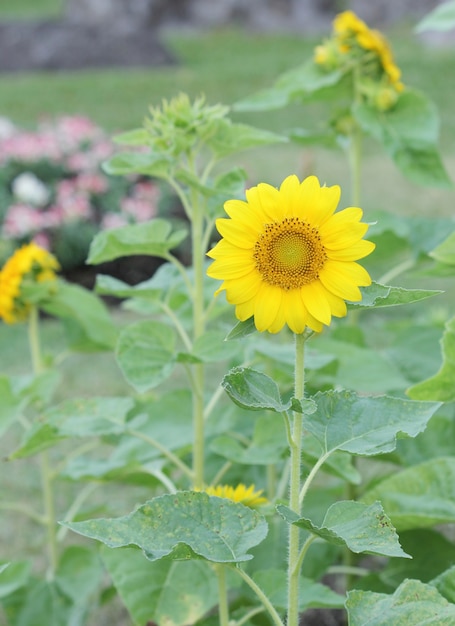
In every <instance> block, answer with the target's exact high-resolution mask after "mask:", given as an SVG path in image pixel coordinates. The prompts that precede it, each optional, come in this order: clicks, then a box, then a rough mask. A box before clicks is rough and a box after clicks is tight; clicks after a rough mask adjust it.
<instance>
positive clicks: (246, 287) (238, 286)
mask: <svg viewBox="0 0 455 626" xmlns="http://www.w3.org/2000/svg"><path fill="white" fill-rule="evenodd" d="M261 284H262V277H261V275H260V274H259V273H258V272H257V271H256V270H253V271H252V272H250V273H249V274H247V275H246V276H240V277H239V278H235V279H232V280H225V281H224V285H225V287H224V288H225V289H226V299H227V301H228V302H229V303H230V304H241V303H242V302H246V301H247V300H250V299H251V298H254V297H255V296H256V294H257V292H258V290H259V288H260V286H261Z"/></svg>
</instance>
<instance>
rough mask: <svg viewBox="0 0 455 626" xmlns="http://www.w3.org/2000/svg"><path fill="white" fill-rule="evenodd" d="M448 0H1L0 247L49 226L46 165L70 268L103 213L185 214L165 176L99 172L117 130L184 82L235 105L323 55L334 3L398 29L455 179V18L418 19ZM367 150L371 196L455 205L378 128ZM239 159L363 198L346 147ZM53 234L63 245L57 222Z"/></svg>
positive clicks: (406, 63) (437, 208)
mask: <svg viewBox="0 0 455 626" xmlns="http://www.w3.org/2000/svg"><path fill="white" fill-rule="evenodd" d="M438 4H440V3H439V2H438V1H437V0H375V2H371V1H369V0H351V1H341V0H248V1H242V0H216V1H213V0H14V2H12V1H11V0H0V142H1V143H0V165H1V166H2V168H1V169H2V174H0V223H1V221H2V220H3V230H2V237H0V257H1V258H0V261H1V260H2V259H4V258H6V256H7V255H8V254H9V253H10V252H11V242H12V241H13V240H14V241H15V242H17V241H19V240H20V239H21V238H22V239H24V240H27V238H28V239H29V238H30V236H34V235H37V234H39V232H40V228H41V226H40V225H39V224H38V223H36V220H37V215H38V216H39V215H42V213H43V211H41V213H40V212H39V211H32V210H31V209H30V207H29V204H30V203H28V204H27V202H25V201H24V198H25V200H27V199H30V198H29V196H30V193H29V192H30V189H32V192H31V193H32V196H33V194H34V193H35V192H36V189H37V187H36V179H38V186H39V184H40V183H42V182H44V184H45V187H46V188H45V189H41V192H42V193H41V195H40V193H38V196H35V197H34V201H35V202H36V198H37V197H38V198H41V201H42V202H47V203H48V204H47V205H46V206H47V209H46V219H47V220H48V222H49V224H45V225H44V226H45V231H46V232H45V233H44V234H46V233H47V234H48V233H49V232H51V230H52V228H53V231H52V237H53V241H52V242H51V243H52V248H53V250H54V251H57V253H58V256H59V258H60V260H61V262H62V264H63V265H64V267H65V268H66V269H69V270H70V269H72V268H77V267H79V266H80V265H81V264H83V261H84V258H85V255H86V253H87V246H88V244H89V241H90V239H91V237H92V236H93V234H94V233H95V232H96V230H97V229H98V228H99V227H100V226H103V227H113V226H118V225H121V224H122V223H131V222H132V221H141V220H145V219H150V217H152V216H153V215H156V214H160V213H162V212H167V213H169V212H170V213H172V210H173V207H172V198H171V199H170V198H169V197H168V196H167V195H166V190H163V189H158V190H156V189H153V188H150V186H149V187H148V188H147V186H146V187H143V186H142V187H138V188H136V186H135V183H136V182H137V183H143V182H144V181H133V182H132V181H120V180H119V179H115V180H112V177H111V180H109V181H107V179H102V180H101V179H100V178H98V177H97V176H98V174H100V173H101V163H102V161H103V160H104V159H105V158H107V156H109V154H110V151H111V147H110V146H109V142H111V140H112V137H113V136H114V135H115V134H116V133H118V132H123V131H126V130H130V129H133V128H136V127H139V126H141V124H142V122H143V119H144V117H145V116H146V115H147V113H148V109H149V106H150V105H157V104H159V103H160V102H161V101H162V99H163V98H168V99H169V98H171V97H173V96H176V95H177V94H178V93H179V92H186V93H188V94H189V95H190V96H191V97H196V96H199V95H201V94H205V96H206V98H207V101H208V103H209V104H215V103H218V102H221V103H223V104H227V105H232V104H234V103H235V102H236V101H238V100H240V99H242V98H245V97H247V96H249V95H251V94H253V93H254V92H256V91H258V90H260V89H263V88H267V87H270V86H272V84H273V83H274V81H275V80H276V78H277V77H278V76H279V75H280V74H281V73H283V72H285V71H286V70H288V69H292V68H294V67H296V66H298V65H300V64H302V63H304V62H306V61H307V60H309V59H311V58H312V55H313V50H314V46H315V45H317V44H318V43H319V42H320V41H321V40H322V39H323V38H324V37H328V36H329V35H330V32H331V28H332V26H331V23H332V20H333V18H334V16H335V15H336V14H337V13H338V12H340V11H341V10H345V9H352V10H354V11H355V12H356V13H357V14H358V15H359V17H360V18H362V19H363V20H365V21H366V22H367V23H368V25H369V26H372V27H375V28H379V29H381V30H382V31H383V32H384V33H385V34H386V36H387V37H388V39H389V41H390V43H391V45H392V49H393V52H394V56H395V60H396V63H397V64H398V66H399V67H400V68H401V71H402V80H403V82H404V84H405V85H407V86H410V87H413V88H415V89H418V90H422V91H424V92H425V93H426V95H427V96H428V97H429V98H431V99H432V100H433V101H434V103H435V105H436V107H437V109H438V111H439V114H440V118H441V133H440V147H441V151H442V156H443V161H444V164H445V167H446V168H447V171H448V173H449V175H450V176H451V178H452V180H453V179H454V178H455V176H454V175H455V116H454V115H453V110H454V104H455V102H454V100H455V93H454V89H453V84H454V82H453V77H454V75H455V33H454V31H449V32H431V31H427V32H424V33H422V34H417V33H416V25H417V24H418V22H419V20H420V19H421V18H422V17H423V16H424V15H426V14H427V13H428V12H429V11H430V10H431V9H433V8H434V7H436V6H437V5H438ZM328 114H329V115H330V111H327V107H325V108H324V107H322V106H321V104H320V103H317V104H315V103H313V104H312V103H310V102H309V103H307V104H305V106H303V105H293V106H289V107H287V108H285V109H281V110H276V111H268V112H256V113H240V112H235V111H233V112H232V118H233V119H234V120H235V121H241V122H245V123H249V124H252V125H255V126H258V127H261V128H266V129H269V130H272V131H277V132H286V131H288V130H289V129H291V128H295V127H301V128H310V129H311V128H314V127H316V126H317V125H318V123H320V122H321V121H323V120H324V119H327V115H328ZM81 151H82V152H83V154H82V155H81ZM60 153H62V154H63V156H62V157H61V158H60V157H59V154H60ZM364 157H365V158H364V163H363V172H362V188H363V195H362V206H363V207H364V208H365V209H366V210H367V209H372V210H376V209H380V210H385V211H390V212H392V213H393V214H399V215H420V216H429V215H432V216H437V217H444V216H445V217H449V216H453V191H451V190H447V189H435V188H421V187H419V186H418V185H416V184H415V183H412V182H409V181H408V180H407V179H405V178H404V176H403V175H402V174H401V173H400V172H399V171H398V170H397V168H396V167H395V165H394V164H393V163H392V162H391V160H390V159H389V158H388V157H387V155H386V154H385V153H384V151H383V148H382V146H380V145H379V144H376V143H374V142H373V140H367V141H366V142H365V146H364ZM59 158H60V160H58V159H59ZM46 159H47V161H46ZM19 161H21V163H19ZM24 161H27V163H26V165H25V166H24ZM32 161H33V163H32ZM45 161H46V162H45ZM233 165H235V166H240V167H244V168H245V170H246V171H247V173H248V176H249V180H250V182H251V184H255V183H257V182H258V181H260V180H262V181H267V182H270V183H271V184H279V183H280V182H281V180H282V179H283V178H284V177H285V176H287V175H288V174H290V173H296V174H298V175H299V176H300V177H303V176H306V175H308V174H310V173H314V174H316V175H318V176H319V178H320V179H321V180H322V181H323V182H325V183H326V184H329V185H330V184H335V183H337V184H340V185H341V186H342V189H347V191H346V192H345V196H344V197H343V198H342V203H343V204H344V206H346V204H347V203H348V202H349V184H348V182H347V181H348V178H349V172H348V164H347V159H346V158H345V155H344V154H343V153H342V152H341V151H339V152H337V151H333V150H328V149H324V148H321V147H306V146H305V147H303V146H297V145H294V144H292V143H288V144H281V145H278V146H273V147H269V148H261V149H260V150H256V151H248V152H245V153H242V154H241V155H240V156H237V157H236V158H235V162H234V163H233ZM24 173H26V174H27V175H28V174H32V175H33V177H34V178H30V177H29V178H28V180H25V181H24V178H22V179H20V183H21V184H19V183H18V182H17V178H18V177H19V176H20V175H22V174H24ZM82 174H84V175H85V178H84V177H83V178H81V177H80V176H81V175H82ZM88 174H90V176H92V178H88V177H87V175H88ZM94 175H96V176H95V178H93V176H94ZM62 177H66V179H68V178H71V181H72V183H71V185H70V184H69V183H65V185H63V186H62V185H61V179H62ZM15 181H16V184H15ZM345 181H346V185H345V186H343V185H344V183H345ZM127 183H128V184H127ZM133 183H134V185H133ZM27 185H28V187H27ZM125 185H126V186H125ZM24 189H25V191H26V193H25V196H24ZM14 190H16V192H14ZM21 190H22V191H21ZM19 192H21V193H22V195H21V193H19ZM27 193H29V196H27ZM43 194H44V195H43ZM46 194H47V195H46ZM125 196H127V197H128V202H125V201H124V198H125ZM32 199H33V198H32ZM55 199H57V200H58V202H59V203H60V204H59V205H58V210H57V209H56V210H55V211H54V212H52V210H50V209H53V205H52V206H50V204H49V203H52V202H53V201H54V200H55ZM19 200H21V202H19V208H16V207H17V205H18V201H19ZM13 203H15V204H13ZM153 203H155V204H156V206H152V209H151V211H152V213H150V206H151V205H153ZM24 205H25V207H26V208H24ZM12 206H14V211H11V207H12ZM27 206H28V207H29V208H27ZM147 206H148V207H149V209H147ZM62 207H63V208H62ZM64 218H65V220H66V221H65V223H63V222H62V220H63V219H64ZM85 218H87V219H85ZM177 218H178V210H177ZM52 220H53V221H52ZM59 220H60V221H59ZM84 220H85V221H84ZM103 220H104V222H103ZM94 222H96V224H94ZM56 225H58V229H57V227H56ZM46 229H47V230H46ZM14 238H15V239H14ZM41 243H42V244H43V245H49V242H46V239H45V237H42V241H41ZM140 278H141V276H137V277H133V278H131V282H137V281H138V280H139V279H140Z"/></svg>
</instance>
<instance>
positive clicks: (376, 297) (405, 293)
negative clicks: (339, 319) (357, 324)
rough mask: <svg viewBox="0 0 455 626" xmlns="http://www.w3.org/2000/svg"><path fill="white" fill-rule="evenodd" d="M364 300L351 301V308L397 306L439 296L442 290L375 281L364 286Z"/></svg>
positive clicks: (349, 305)
mask: <svg viewBox="0 0 455 626" xmlns="http://www.w3.org/2000/svg"><path fill="white" fill-rule="evenodd" d="M361 292H362V300H361V301H360V302H349V303H348V307H349V308H350V309H357V308H365V307H368V308H376V307H384V306H397V305H399V304H410V303H411V302H418V301H419V300H425V299H426V298H431V297H433V296H437V295H438V294H440V293H443V292H442V291H439V290H435V289H405V288H404V287H391V286H390V285H381V284H380V283H375V282H373V283H372V284H371V285H370V286H369V287H362V288H361Z"/></svg>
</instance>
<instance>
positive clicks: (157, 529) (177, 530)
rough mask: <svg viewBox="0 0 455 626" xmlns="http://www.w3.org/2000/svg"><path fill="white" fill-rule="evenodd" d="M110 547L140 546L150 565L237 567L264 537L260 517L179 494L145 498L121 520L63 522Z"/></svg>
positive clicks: (229, 505) (225, 504) (210, 498)
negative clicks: (201, 562) (193, 562)
mask: <svg viewBox="0 0 455 626" xmlns="http://www.w3.org/2000/svg"><path fill="white" fill-rule="evenodd" d="M61 523H62V525H63V526H66V527H67V528H69V529H70V530H73V531H74V532H77V533H79V534H80V535H84V536H85V537H91V538H92V539H97V540H99V541H101V542H102V543H104V544H105V545H106V546H108V547H110V548H121V547H125V546H133V545H135V546H138V547H139V548H141V550H142V551H143V552H144V554H145V556H146V557H147V558H148V559H149V560H150V561H156V560H159V559H162V558H163V557H169V558H170V559H177V560H180V559H205V560H207V561H212V562H214V563H237V562H240V561H248V560H250V559H251V558H252V556H251V554H248V550H249V549H250V548H252V547H254V546H256V545H258V544H259V543H261V541H262V540H263V539H264V538H265V536H266V535H267V528H268V527H267V523H266V521H265V520H264V518H263V517H262V516H261V515H260V514H259V513H257V512H256V511H254V510H253V509H250V508H248V507H246V506H244V505H243V504H239V503H237V502H233V501H231V500H228V499H226V498H218V497H214V496H208V495H207V494H206V493H201V492H194V491H181V492H178V493H175V494H169V495H164V496H159V497H157V498H154V499H153V500H149V501H148V502H146V503H145V504H143V505H142V506H140V507H139V508H137V509H136V510H135V511H133V512H132V513H130V514H129V515H125V516H124V517H118V518H114V519H92V520H87V521H85V522H71V523H69V522H61Z"/></svg>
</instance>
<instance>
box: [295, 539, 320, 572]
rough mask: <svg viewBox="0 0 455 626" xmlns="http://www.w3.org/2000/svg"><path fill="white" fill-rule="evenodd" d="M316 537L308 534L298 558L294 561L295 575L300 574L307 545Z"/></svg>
mask: <svg viewBox="0 0 455 626" xmlns="http://www.w3.org/2000/svg"><path fill="white" fill-rule="evenodd" d="M316 539H317V537H316V535H310V536H309V537H308V538H307V540H306V541H305V543H304V544H303V546H302V549H301V550H300V554H299V558H298V559H297V561H296V564H295V569H296V574H297V576H300V570H301V569H302V563H303V559H304V558H305V557H306V554H307V552H308V549H309V547H310V546H311V544H312V543H313V541H315V540H316Z"/></svg>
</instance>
